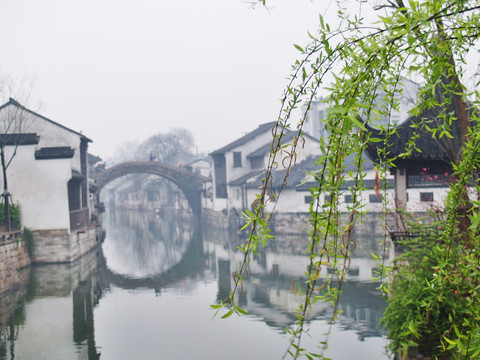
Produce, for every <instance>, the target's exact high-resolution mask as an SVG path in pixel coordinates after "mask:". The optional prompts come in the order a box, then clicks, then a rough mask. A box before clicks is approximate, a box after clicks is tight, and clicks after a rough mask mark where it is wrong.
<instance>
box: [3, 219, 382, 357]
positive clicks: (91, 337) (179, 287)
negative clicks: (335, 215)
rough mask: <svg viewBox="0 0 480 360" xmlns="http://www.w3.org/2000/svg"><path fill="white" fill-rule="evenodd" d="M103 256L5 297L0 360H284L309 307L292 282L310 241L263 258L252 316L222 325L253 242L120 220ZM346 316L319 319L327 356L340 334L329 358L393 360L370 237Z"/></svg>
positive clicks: (248, 288)
mask: <svg viewBox="0 0 480 360" xmlns="http://www.w3.org/2000/svg"><path fill="white" fill-rule="evenodd" d="M104 222H105V229H106V234H107V236H106V238H105V241H104V243H103V244H102V249H101V251H97V252H92V253H90V254H88V255H86V256H84V257H82V258H81V259H80V260H78V261H76V262H75V263H73V264H60V265H48V266H35V267H32V268H31V269H29V270H26V271H25V279H26V281H25V284H23V286H20V287H19V288H18V289H14V290H12V291H11V292H10V293H9V294H7V295H6V296H4V297H2V298H1V299H0V301H1V308H0V325H1V326H2V332H1V337H0V359H1V360H4V359H26V360H28V359H48V360H53V359H59V360H60V359H62V360H65V359H88V360H93V359H102V360H106V359H108V360H122V359H128V360H130V359H140V360H142V359H145V360H150V359H209V360H211V359H245V358H247V359H250V360H253V359H280V358H281V357H282V356H283V354H284V353H285V350H286V348H287V344H288V335H287V334H286V332H285V330H284V329H285V328H286V327H289V326H291V325H292V324H293V323H294V322H295V316H294V313H293V312H294V310H295V309H296V308H297V306H298V305H299V303H300V301H301V300H300V299H298V298H296V297H295V296H294V295H293V293H292V292H291V283H292V279H295V280H297V281H302V279H303V273H304V271H305V266H306V264H307V258H306V256H305V255H304V254H303V251H304V247H303V246H302V243H303V241H304V240H302V239H300V238H297V237H287V236H284V237H277V239H276V240H275V242H274V243H272V244H270V245H269V246H267V248H266V249H263V250H262V251H261V252H260V253H259V256H258V257H256V258H254V260H253V261H252V263H251V267H250V278H249V280H248V281H247V282H246V283H245V289H244V292H243V295H242V298H241V305H242V307H243V308H244V309H246V310H247V311H248V313H249V315H246V316H242V317H236V316H232V317H231V318H229V319H225V320H221V319H219V318H218V319H217V318H216V319H212V316H213V314H214V312H213V311H212V310H211V309H210V308H209V305H210V304H214V303H217V302H218V301H220V300H221V299H224V298H225V297H226V296H227V295H228V293H229V291H230V289H231V284H232V278H231V274H232V272H233V271H235V269H236V268H237V266H238V265H239V263H240V261H241V255H240V253H239V252H238V251H237V250H236V246H237V245H239V244H241V242H242V238H241V237H242V235H239V234H227V233H225V232H222V231H214V230H213V228H212V227H210V226H204V229H203V233H202V234H193V233H192V229H191V227H190V226H189V224H188V223H179V222H177V221H176V218H175V217H173V216H172V217H169V216H163V217H160V216H158V215H155V214H147V213H138V212H131V211H130V212H125V211H118V210H117V211H115V212H110V213H107V216H106V218H105V221H104ZM360 239H361V241H359V242H358V247H357V249H356V250H355V258H354V259H353V260H352V265H351V271H350V274H349V278H348V282H347V283H346V286H345V288H344V292H343V294H342V297H341V303H340V309H341V310H342V311H343V312H342V314H341V315H340V316H339V318H338V321H337V322H336V324H335V325H333V326H332V327H331V328H329V326H328V320H329V319H330V317H331V314H332V309H331V308H330V307H329V306H327V305H324V304H320V303H317V304H316V305H315V306H314V307H313V309H312V312H311V316H310V317H309V321H308V326H309V330H310V335H311V336H310V337H305V341H304V343H303V345H304V346H305V347H307V348H309V349H310V350H312V351H315V350H316V346H317V345H318V342H319V341H323V340H325V335H324V334H325V333H327V332H330V335H329V338H328V340H329V347H328V350H327V351H326V353H325V355H326V356H329V357H331V358H333V359H335V360H342V359H343V360H350V359H387V357H386V355H385V354H384V346H385V343H386V342H385V338H384V334H383V332H382V331H381V330H380V329H379V328H378V322H379V319H380V318H381V316H382V313H383V309H384V308H385V303H384V301H383V300H382V298H381V297H380V295H379V294H378V293H377V292H376V290H375V288H376V286H377V284H374V283H372V282H371V280H370V278H371V276H372V271H373V269H374V268H375V267H376V264H375V262H374V261H373V260H372V259H371V255H370V252H371V251H375V250H376V249H375V248H376V246H377V245H376V241H375V239H372V238H369V237H368V236H365V237H360Z"/></svg>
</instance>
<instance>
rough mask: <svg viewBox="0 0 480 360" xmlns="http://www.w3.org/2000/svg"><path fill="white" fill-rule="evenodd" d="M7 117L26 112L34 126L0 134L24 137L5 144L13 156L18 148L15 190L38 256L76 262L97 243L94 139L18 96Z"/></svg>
mask: <svg viewBox="0 0 480 360" xmlns="http://www.w3.org/2000/svg"><path fill="white" fill-rule="evenodd" d="M7 116H22V117H23V119H24V120H26V124H28V130H27V131H28V133H23V134H11V133H10V134H8V133H7V134H0V136H3V137H10V138H12V137H14V136H18V135H21V136H22V137H23V139H24V141H21V142H18V141H11V142H4V145H5V152H6V153H7V154H8V155H11V154H12V152H13V151H16V155H15V157H14V158H13V161H12V163H11V164H10V166H9V167H8V170H7V179H8V181H9V192H10V193H11V194H12V199H13V202H14V203H15V204H18V205H20V208H21V213H22V224H23V225H24V226H25V227H27V228H29V229H30V230H31V231H32V232H33V234H34V239H35V256H34V259H33V260H34V261H35V262H69V261H73V260H74V259H76V258H77V257H79V256H80V255H82V254H84V253H85V252H87V251H88V250H90V249H91V248H92V247H93V246H95V245H96V232H95V226H94V224H92V223H91V217H90V216H91V213H90V205H89V189H88V163H87V149H88V143H89V142H91V140H90V139H89V138H87V137H86V136H84V135H83V134H81V133H79V132H76V131H74V130H71V129H69V128H67V127H65V126H63V125H61V124H59V123H56V122H54V121H52V120H50V119H47V118H46V117H44V116H42V115H40V114H37V113H35V112H33V111H31V110H29V109H26V108H24V107H23V106H22V105H20V104H19V103H18V102H16V101H15V100H13V99H10V100H9V102H7V103H6V104H4V105H2V106H1V107H0V118H2V119H5V117H7ZM16 145H18V146H16ZM0 177H2V181H3V176H2V175H0Z"/></svg>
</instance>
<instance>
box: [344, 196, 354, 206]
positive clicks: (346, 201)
mask: <svg viewBox="0 0 480 360" xmlns="http://www.w3.org/2000/svg"><path fill="white" fill-rule="evenodd" d="M345 203H346V204H351V203H353V197H352V195H345Z"/></svg>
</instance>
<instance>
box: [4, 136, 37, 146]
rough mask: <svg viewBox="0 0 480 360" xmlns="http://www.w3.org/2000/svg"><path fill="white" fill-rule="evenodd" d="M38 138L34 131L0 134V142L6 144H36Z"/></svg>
mask: <svg viewBox="0 0 480 360" xmlns="http://www.w3.org/2000/svg"><path fill="white" fill-rule="evenodd" d="M38 139H39V137H38V135H37V134H36V133H25V134H0V143H1V144H3V145H6V146H15V145H36V144H38Z"/></svg>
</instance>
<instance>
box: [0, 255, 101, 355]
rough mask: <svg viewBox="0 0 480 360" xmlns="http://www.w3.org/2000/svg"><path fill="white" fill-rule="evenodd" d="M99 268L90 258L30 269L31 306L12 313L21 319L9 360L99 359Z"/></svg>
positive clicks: (15, 325)
mask: <svg viewBox="0 0 480 360" xmlns="http://www.w3.org/2000/svg"><path fill="white" fill-rule="evenodd" d="M96 263H97V256H96V254H95V253H92V252H90V253H89V254H87V255H85V256H83V257H81V258H80V259H78V260H77V261H74V262H72V263H71V264H55V265H48V266H38V267H37V266H36V267H33V268H32V269H31V277H30V279H29V280H28V284H25V286H26V288H27V294H26V298H27V299H29V301H24V302H22V304H20V305H19V307H18V308H17V310H16V311H15V312H14V311H13V309H12V310H11V314H16V315H17V318H16V320H15V324H14V325H13V327H14V329H15V330H14V332H15V337H14V339H13V340H12V341H9V344H8V355H9V356H10V357H9V356H7V357H5V358H6V359H17V358H18V359H38V358H45V359H47V358H48V359H54V358H56V359H88V360H96V359H99V358H100V354H99V352H98V349H97V348H96V346H95V333H94V322H93V307H94V305H95V304H97V303H98V300H99V298H100V297H101V294H102V290H101V285H102V284H101V283H100V279H99V278H98V277H97V276H96ZM72 310H73V311H72ZM20 313H21V314H22V316H18V315H19V314H20ZM45 329H48V331H46V330H45ZM2 330H3V328H2ZM0 351H1V348H0ZM40 355H41V356H40ZM0 358H1V359H4V357H2V354H1V353H0Z"/></svg>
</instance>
